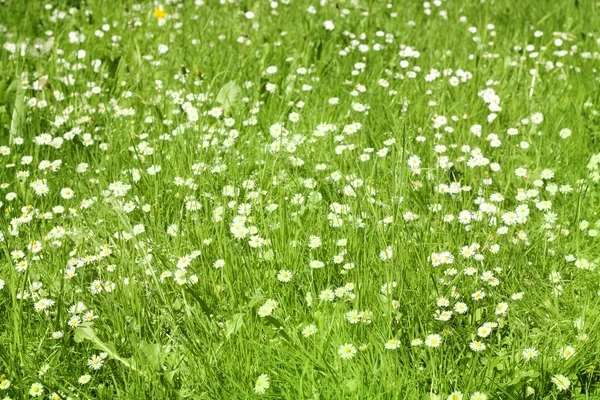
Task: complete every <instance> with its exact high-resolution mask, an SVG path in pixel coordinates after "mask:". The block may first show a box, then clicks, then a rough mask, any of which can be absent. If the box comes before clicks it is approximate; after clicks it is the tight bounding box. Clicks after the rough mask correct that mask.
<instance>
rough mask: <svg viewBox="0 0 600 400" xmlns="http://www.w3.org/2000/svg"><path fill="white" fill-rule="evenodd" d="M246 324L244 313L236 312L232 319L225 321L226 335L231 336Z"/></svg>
mask: <svg viewBox="0 0 600 400" xmlns="http://www.w3.org/2000/svg"><path fill="white" fill-rule="evenodd" d="M242 326H244V314H243V313H238V314H234V315H233V317H231V319H229V320H227V321H225V337H227V338H228V339H229V337H230V336H231V335H233V334H235V333H237V332H238V331H239V330H240V329H241V328H242Z"/></svg>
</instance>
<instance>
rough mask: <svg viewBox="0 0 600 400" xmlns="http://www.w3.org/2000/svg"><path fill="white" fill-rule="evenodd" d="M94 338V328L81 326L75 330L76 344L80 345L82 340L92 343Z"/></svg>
mask: <svg viewBox="0 0 600 400" xmlns="http://www.w3.org/2000/svg"><path fill="white" fill-rule="evenodd" d="M95 338H96V332H94V328H92V327H91V326H89V325H81V326H78V327H77V329H75V337H74V339H75V341H76V342H77V343H81V342H83V341H84V340H90V341H93V340H94V339H95Z"/></svg>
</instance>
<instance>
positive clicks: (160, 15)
mask: <svg viewBox="0 0 600 400" xmlns="http://www.w3.org/2000/svg"><path fill="white" fill-rule="evenodd" d="M152 15H154V16H155V17H156V18H158V19H163V18H164V17H166V16H167V13H166V12H165V10H163V9H162V8H155V9H154V12H153V13H152Z"/></svg>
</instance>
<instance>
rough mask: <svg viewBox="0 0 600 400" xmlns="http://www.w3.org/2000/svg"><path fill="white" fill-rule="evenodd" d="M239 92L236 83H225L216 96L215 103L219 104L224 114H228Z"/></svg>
mask: <svg viewBox="0 0 600 400" xmlns="http://www.w3.org/2000/svg"><path fill="white" fill-rule="evenodd" d="M240 91H241V89H240V87H239V86H238V84H237V83H235V82H234V81H229V82H227V83H226V84H225V85H223V87H222V88H221V90H219V93H218V94H217V103H220V104H221V106H222V107H223V109H224V110H225V112H228V111H229V109H230V108H231V106H232V105H233V104H234V103H235V101H236V100H237V97H238V95H239V94H240Z"/></svg>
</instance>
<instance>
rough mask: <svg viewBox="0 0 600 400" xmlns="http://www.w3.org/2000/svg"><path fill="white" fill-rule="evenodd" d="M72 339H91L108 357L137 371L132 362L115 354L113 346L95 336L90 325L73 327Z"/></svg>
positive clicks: (81, 340) (80, 340)
mask: <svg viewBox="0 0 600 400" xmlns="http://www.w3.org/2000/svg"><path fill="white" fill-rule="evenodd" d="M74 339H75V341H76V342H77V343H81V342H83V341H85V340H89V341H91V342H92V343H93V345H94V347H95V348H96V349H98V350H100V351H103V352H105V353H106V354H108V356H109V357H110V358H112V359H115V360H117V361H119V362H121V363H122V364H123V365H125V366H126V367H128V368H131V369H132V370H134V371H136V372H137V369H136V368H135V365H134V364H133V362H131V361H128V360H125V359H124V358H121V357H119V355H118V354H117V352H116V350H115V349H114V348H112V347H110V346H108V345H107V344H105V343H104V342H102V341H101V340H100V339H99V338H98V336H96V332H95V331H94V328H93V327H92V326H91V325H89V324H82V325H80V326H78V327H77V329H75V336H74Z"/></svg>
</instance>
